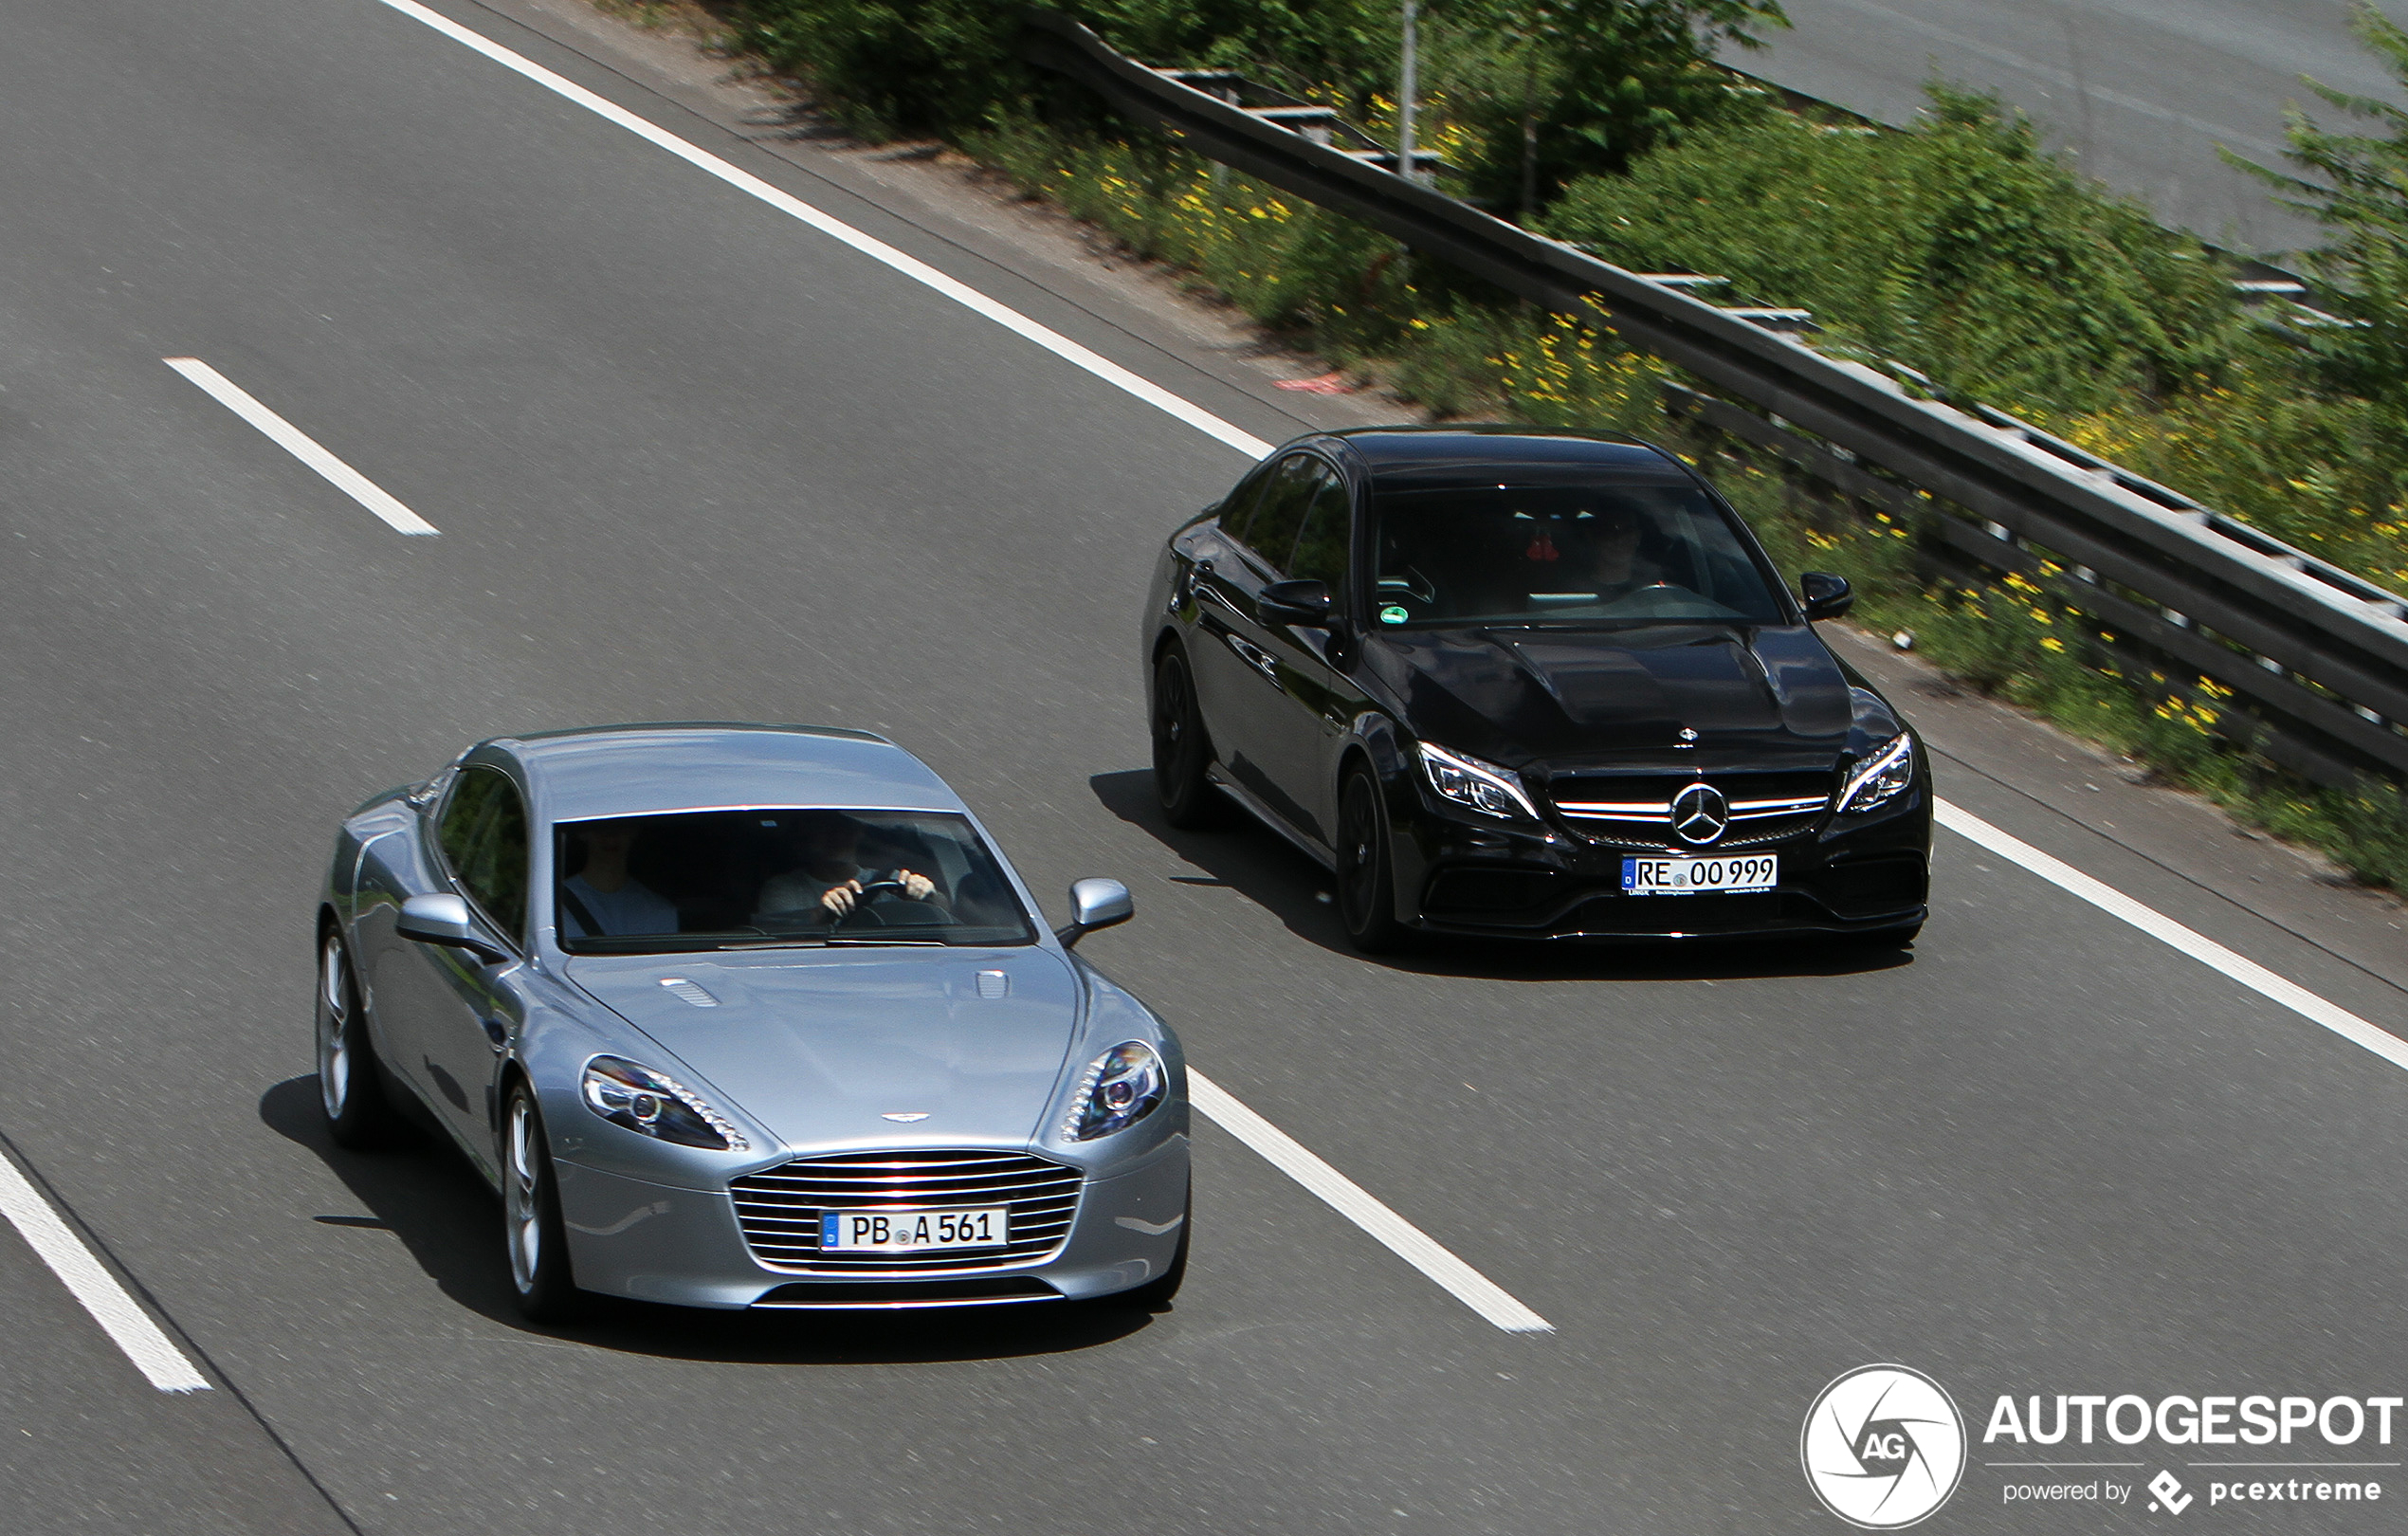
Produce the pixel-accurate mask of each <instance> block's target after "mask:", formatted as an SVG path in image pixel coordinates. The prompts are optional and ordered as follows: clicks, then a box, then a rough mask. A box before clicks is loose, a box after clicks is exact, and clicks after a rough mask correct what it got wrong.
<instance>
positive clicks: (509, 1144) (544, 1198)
mask: <svg viewBox="0 0 2408 1536" xmlns="http://www.w3.org/2000/svg"><path fill="white" fill-rule="evenodd" d="M502 1229H503V1235H504V1237H505V1239H506V1240H507V1241H508V1243H509V1245H510V1284H511V1287H512V1289H515V1290H516V1291H517V1292H518V1296H519V1310H520V1313H522V1314H523V1315H524V1316H525V1317H526V1320H527V1321H528V1322H530V1323H563V1322H566V1321H568V1320H569V1319H570V1318H572V1317H574V1316H575V1315H576V1313H577V1311H578V1309H579V1308H578V1303H579V1301H580V1299H581V1297H580V1293H579V1292H578V1290H577V1286H576V1279H575V1276H574V1275H572V1274H571V1273H570V1272H569V1241H568V1231H567V1229H566V1227H565V1226H564V1225H563V1224H562V1222H561V1220H560V1191H559V1188H558V1186H557V1185H556V1184H555V1183H554V1182H553V1179H552V1149H551V1147H550V1146H549V1145H548V1144H547V1143H545V1141H544V1136H543V1117H542V1116H541V1115H540V1114H538V1113H537V1111H536V1106H535V1093H534V1091H533V1090H532V1089H530V1088H528V1087H527V1085H526V1084H524V1083H520V1084H519V1085H518V1086H517V1087H515V1088H512V1089H511V1090H510V1107H509V1108H508V1109H507V1110H506V1111H505V1112H504V1114H503V1116H502Z"/></svg>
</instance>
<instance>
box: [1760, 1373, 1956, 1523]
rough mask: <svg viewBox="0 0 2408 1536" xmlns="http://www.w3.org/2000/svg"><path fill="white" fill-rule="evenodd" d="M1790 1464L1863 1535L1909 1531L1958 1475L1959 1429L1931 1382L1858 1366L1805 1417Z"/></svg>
mask: <svg viewBox="0 0 2408 1536" xmlns="http://www.w3.org/2000/svg"><path fill="white" fill-rule="evenodd" d="M1797 1454H1798V1460H1799V1461H1800V1462H1801V1463H1802V1464H1803V1465H1804V1467H1805V1469H1806V1482H1807V1485H1808V1486H1809V1487H1811V1488H1813V1489H1814V1490H1815V1497H1816V1498H1819V1499H1821V1500H1822V1501H1823V1507H1824V1508H1825V1509H1829V1510H1830V1511H1831V1512H1832V1513H1833V1514H1835V1515H1837V1516H1839V1518H1840V1519H1842V1520H1845V1521H1847V1522H1848V1523H1849V1524H1850V1525H1852V1526H1857V1527H1862V1528H1864V1529H1866V1530H1896V1529H1898V1528H1900V1527H1905V1526H1911V1525H1913V1524H1914V1523H1915V1522H1916V1521H1918V1520H1922V1519H1924V1518H1925V1516H1927V1515H1930V1514H1931V1513H1933V1512H1934V1511H1936V1510H1937V1509H1939V1508H1940V1507H1941V1506H1942V1505H1943V1504H1945V1503H1947V1502H1948V1495H1949V1494H1951V1493H1954V1492H1955V1491H1956V1490H1957V1484H1958V1482H1959V1480H1960V1479H1961V1478H1962V1477H1963V1476H1964V1472H1965V1424H1964V1419H1963V1417H1961V1415H1959V1414H1958V1412H1957V1405H1956V1403H1955V1402H1954V1401H1953V1400H1951V1399H1950V1398H1949V1396H1948V1394H1947V1392H1946V1391H1945V1390H1944V1389H1943V1388H1942V1386H1941V1385H1940V1383H1939V1382H1937V1381H1933V1380H1932V1379H1931V1378H1930V1377H1928V1376H1925V1375H1924V1374H1923V1373H1922V1372H1921V1371H1915V1370H1909V1369H1907V1368H1906V1366H1904V1365H1860V1366H1858V1367H1857V1368H1856V1369H1854V1370H1852V1371H1850V1372H1849V1373H1848V1374H1847V1375H1845V1376H1843V1377H1841V1378H1839V1380H1837V1381H1833V1383H1832V1384H1831V1385H1829V1386H1827V1387H1825V1388H1823V1390H1822V1392H1821V1394H1820V1395H1819V1396H1817V1397H1816V1398H1815V1405H1814V1406H1813V1407H1812V1408H1809V1409H1807V1410H1806V1428H1805V1430H1804V1432H1803V1433H1802V1434H1801V1435H1799V1436H1798V1449H1797Z"/></svg>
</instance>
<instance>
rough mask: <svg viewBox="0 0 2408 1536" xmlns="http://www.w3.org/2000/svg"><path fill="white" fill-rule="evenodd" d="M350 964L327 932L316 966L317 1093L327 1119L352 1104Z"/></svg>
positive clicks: (333, 937) (340, 944) (341, 945)
mask: <svg viewBox="0 0 2408 1536" xmlns="http://www.w3.org/2000/svg"><path fill="white" fill-rule="evenodd" d="M351 1036H352V1028H351V962H350V960H347V959H346V958H345V957H344V955H343V942H342V941H341V940H340V939H338V938H337V937H336V936H335V935H333V934H331V933H330V934H328V935H327V936H326V942H325V943H324V944H323V945H322V946H321V947H320V949H319V963H318V1094H319V1102H320V1103H321V1104H323V1105H324V1106H325V1109H326V1118H327V1119H329V1120H340V1119H341V1118H342V1116H343V1111H344V1109H345V1108H347V1107H348V1106H350V1104H351V1075H352V1059H351V1058H352V1048H351Z"/></svg>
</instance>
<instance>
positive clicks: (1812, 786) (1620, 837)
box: [1548, 770, 1832, 850]
mask: <svg viewBox="0 0 2408 1536" xmlns="http://www.w3.org/2000/svg"><path fill="white" fill-rule="evenodd" d="M1697 783H1706V784H1711V785H1713V786H1714V787H1715V788H1716V789H1718V790H1720V791H1722V792H1723V795H1724V798H1725V799H1726V800H1727V801H1728V802H1729V804H1730V814H1731V821H1730V827H1729V830H1728V831H1726V832H1724V833H1723V835H1722V836H1721V837H1720V838H1718V839H1716V840H1715V842H1714V843H1713V845H1712V846H1713V847H1715V848H1717V849H1725V848H1753V847H1757V846H1759V845H1761V844H1764V843H1777V842H1779V841H1780V840H1781V839H1782V838H1784V837H1794V836H1796V835H1797V834H1798V833H1799V832H1805V831H1807V830H1808V829H1809V828H1811V827H1813V826H1814V824H1815V819H1816V818H1817V817H1819V816H1820V815H1822V814H1823V813H1824V812H1825V811H1827V810H1829V809H1830V808H1831V795H1832V776H1831V775H1830V774H1828V773H1822V772H1818V771H1814V770H1809V771H1806V772H1802V773H1800V772H1783V773H1709V774H1703V775H1699V774H1664V773H1645V774H1598V775H1580V776H1576V777H1562V778H1558V779H1556V780H1555V781H1554V782H1553V783H1552V784H1550V785H1549V786H1548V788H1549V791H1550V794H1551V795H1552V797H1553V799H1554V801H1555V809H1556V811H1557V813H1558V814H1560V815H1561V816H1562V817H1563V818H1564V820H1565V821H1566V822H1568V823H1569V824H1570V825H1571V827H1572V829H1573V830H1574V831H1575V832H1579V833H1580V834H1581V835H1582V836H1584V837H1587V838H1588V839H1589V840H1590V841H1592V842H1596V843H1604V844H1607V845H1609V846H1612V847H1615V848H1632V849H1639V848H1645V849H1658V848H1669V849H1676V850H1677V849H1685V848H1687V846H1688V845H1687V844H1684V843H1683V842H1682V841H1681V840H1680V839H1679V838H1677V837H1675V836H1673V835H1672V800H1673V797H1674V796H1675V795H1679V794H1680V793H1681V791H1683V790H1684V789H1687V787H1688V786H1689V785H1691V784H1697Z"/></svg>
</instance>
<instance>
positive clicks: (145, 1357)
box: [0, 1155, 210, 1392]
mask: <svg viewBox="0 0 2408 1536" xmlns="http://www.w3.org/2000/svg"><path fill="white" fill-rule="evenodd" d="M0 1216H7V1217H8V1218H9V1223H10V1224H11V1225H13V1226H14V1227H15V1228H16V1229H17V1233H18V1235H20V1236H22V1237H24V1238H25V1240H26V1245H27V1247H29V1248H31V1249H32V1250H33V1251H34V1252H35V1253H39V1254H41V1255H42V1262H43V1263H45V1264H47V1265H48V1266H50V1272H51V1273H53V1274H55V1275H57V1276H58V1277H59V1278H60V1279H61V1280H62V1281H64V1282H65V1284H66V1288H67V1289H68V1290H69V1291H70V1292H72V1293H73V1294H74V1296H75V1299H76V1300H77V1301H80V1302H82V1304H83V1309H84V1310H85V1311H87V1312H89V1313H91V1314H92V1321H94V1322H95V1323H98V1324H100V1326H101V1327H102V1328H104V1329H105V1330H107V1332H108V1335H109V1337H110V1338H112V1339H114V1340H116V1341H117V1346H118V1347H119V1349H122V1350H124V1351H125V1355H126V1358H127V1359H128V1360H131V1361H132V1362H134V1364H135V1367H136V1368H137V1369H138V1370H139V1371H140V1372H141V1373H142V1374H143V1375H144V1376H147V1377H149V1378H150V1379H151V1385H153V1386H155V1387H156V1388H158V1389H159V1390H160V1391H161V1392H207V1391H208V1390H209V1389H210V1384H209V1379H208V1378H207V1377H205V1376H203V1375H202V1374H201V1373H200V1372H199V1371H197V1370H195V1369H193V1368H192V1362H191V1361H189V1360H187V1359H185V1358H184V1351H182V1350H181V1349H178V1348H176V1347H175V1344H174V1342H173V1340H171V1339H169V1338H168V1336H167V1335H166V1334H165V1333H163V1332H161V1331H160V1330H159V1326H158V1325H157V1324H155V1323H154V1322H152V1321H151V1319H150V1317H149V1315H148V1314H147V1313H145V1312H144V1311H143V1310H142V1308H141V1307H138V1306H137V1305H136V1304H135V1300H134V1298H133V1297H132V1296H129V1295H127V1294H126V1291H125V1288H124V1287H123V1286H121V1285H119V1284H118V1281H117V1276H116V1275H113V1274H111V1273H110V1272H109V1271H108V1270H107V1268H106V1267H105V1266H104V1265H102V1264H101V1263H100V1260H99V1259H98V1258H96V1257H94V1256H93V1253H92V1250H90V1249H88V1248H86V1247H84V1246H83V1239H82V1238H81V1237H78V1236H77V1235H76V1234H74V1233H73V1232H72V1231H70V1230H69V1229H68V1227H67V1224H66V1223H65V1222H64V1221H62V1220H61V1219H59V1213H58V1212H56V1211H54V1210H52V1209H51V1208H50V1202H49V1201H48V1200H46V1199H44V1198H42V1192H41V1191H40V1190H38V1189H35V1188H34V1187H33V1184H32V1182H31V1181H30V1180H29V1179H27V1178H26V1176H25V1175H24V1174H23V1173H22V1172H20V1171H19V1170H18V1168H17V1165H16V1164H15V1163H14V1162H12V1161H9V1159H8V1158H7V1157H6V1156H5V1155H0Z"/></svg>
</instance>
